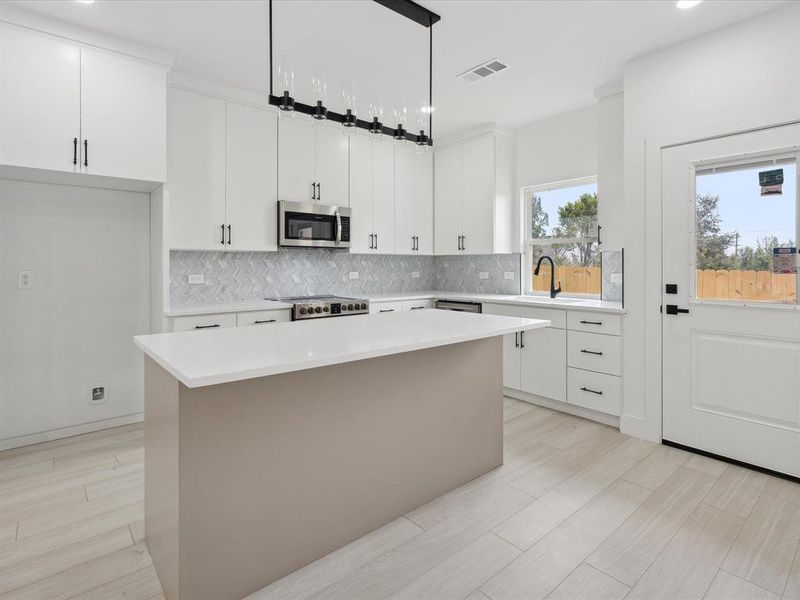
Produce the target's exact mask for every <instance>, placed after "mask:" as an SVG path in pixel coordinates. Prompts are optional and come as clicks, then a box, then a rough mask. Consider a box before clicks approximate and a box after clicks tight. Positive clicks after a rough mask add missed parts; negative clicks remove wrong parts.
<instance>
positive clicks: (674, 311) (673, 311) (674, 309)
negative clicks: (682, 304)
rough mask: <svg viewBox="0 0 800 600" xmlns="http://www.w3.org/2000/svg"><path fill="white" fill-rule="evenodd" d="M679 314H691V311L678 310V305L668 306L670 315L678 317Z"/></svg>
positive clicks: (685, 309) (686, 309)
mask: <svg viewBox="0 0 800 600" xmlns="http://www.w3.org/2000/svg"><path fill="white" fill-rule="evenodd" d="M678 313H681V314H689V309H688V308H678V305H677V304H667V314H668V315H677V314H678Z"/></svg>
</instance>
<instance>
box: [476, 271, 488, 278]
mask: <svg viewBox="0 0 800 600" xmlns="http://www.w3.org/2000/svg"><path fill="white" fill-rule="evenodd" d="M478 279H489V272H488V271H481V272H480V273H478Z"/></svg>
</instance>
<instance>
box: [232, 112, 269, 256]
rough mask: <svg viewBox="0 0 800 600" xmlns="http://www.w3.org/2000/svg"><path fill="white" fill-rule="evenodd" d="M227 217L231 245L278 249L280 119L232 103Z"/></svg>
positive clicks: (238, 247) (248, 248) (235, 247)
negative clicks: (278, 140) (277, 167)
mask: <svg viewBox="0 0 800 600" xmlns="http://www.w3.org/2000/svg"><path fill="white" fill-rule="evenodd" d="M227 125H228V126H227V138H226V139H227V143H226V145H225V147H226V149H227V155H226V158H225V168H226V173H227V174H226V177H225V182H226V186H225V189H226V192H225V215H226V217H225V221H226V223H227V225H226V227H229V228H230V229H229V230H228V247H229V248H231V249H233V250H277V249H278V231H277V228H278V216H277V214H278V170H277V169H276V164H277V159H278V143H277V139H278V120H277V116H276V115H275V113H274V111H271V110H261V109H257V108H252V107H249V106H244V105H242V104H235V103H233V102H229V103H228V110H227Z"/></svg>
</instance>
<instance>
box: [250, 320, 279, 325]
mask: <svg viewBox="0 0 800 600" xmlns="http://www.w3.org/2000/svg"><path fill="white" fill-rule="evenodd" d="M274 322H275V319H266V320H264V321H259V320H255V321H253V325H261V324H262V323H274Z"/></svg>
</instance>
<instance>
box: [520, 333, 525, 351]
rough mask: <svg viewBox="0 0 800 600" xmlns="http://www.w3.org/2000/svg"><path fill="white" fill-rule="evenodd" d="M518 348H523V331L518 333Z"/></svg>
mask: <svg viewBox="0 0 800 600" xmlns="http://www.w3.org/2000/svg"><path fill="white" fill-rule="evenodd" d="M519 347H520V348H524V347H525V332H524V331H520V332H519Z"/></svg>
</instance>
